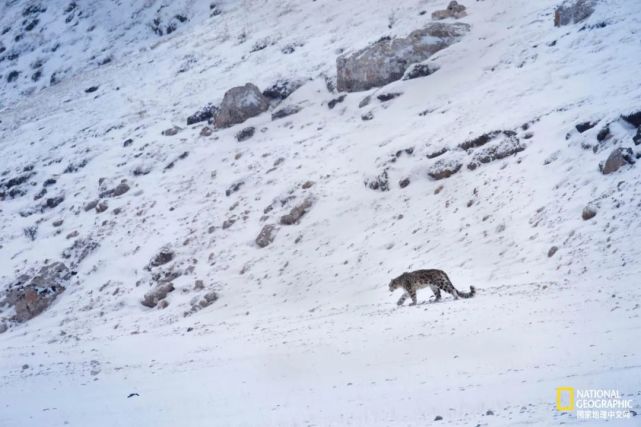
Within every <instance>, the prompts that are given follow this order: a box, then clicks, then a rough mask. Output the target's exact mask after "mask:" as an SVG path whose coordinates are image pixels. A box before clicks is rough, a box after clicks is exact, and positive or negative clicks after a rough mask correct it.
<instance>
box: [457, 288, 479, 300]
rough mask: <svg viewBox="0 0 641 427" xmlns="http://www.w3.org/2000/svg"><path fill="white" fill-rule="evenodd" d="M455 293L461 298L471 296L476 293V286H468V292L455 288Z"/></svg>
mask: <svg viewBox="0 0 641 427" xmlns="http://www.w3.org/2000/svg"><path fill="white" fill-rule="evenodd" d="M456 293H457V295H458V296H459V297H461V298H472V297H473V296H474V295H475V294H476V288H475V287H474V286H470V291H469V292H461V291H458V290H457V291H456Z"/></svg>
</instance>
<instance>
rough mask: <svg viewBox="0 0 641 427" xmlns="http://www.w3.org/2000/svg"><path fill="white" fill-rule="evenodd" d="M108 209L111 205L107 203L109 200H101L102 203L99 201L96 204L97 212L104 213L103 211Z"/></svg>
mask: <svg viewBox="0 0 641 427" xmlns="http://www.w3.org/2000/svg"><path fill="white" fill-rule="evenodd" d="M107 209H109V205H108V204H107V202H106V201H105V200H103V201H101V202H100V203H98V205H97V206H96V212H97V213H103V212H104V211H106V210H107Z"/></svg>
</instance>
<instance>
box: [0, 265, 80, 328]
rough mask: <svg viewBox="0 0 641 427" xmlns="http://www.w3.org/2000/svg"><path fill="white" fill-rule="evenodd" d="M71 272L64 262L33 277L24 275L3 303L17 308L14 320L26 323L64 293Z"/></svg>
mask: <svg viewBox="0 0 641 427" xmlns="http://www.w3.org/2000/svg"><path fill="white" fill-rule="evenodd" d="M71 275H72V273H71V271H69V269H68V268H67V266H66V265H65V264H64V263H62V262H55V263H53V264H49V265H45V266H44V267H42V268H41V269H40V270H39V271H38V273H36V274H35V275H33V276H30V275H28V274H23V275H22V276H20V277H19V278H18V280H17V282H16V283H15V284H14V285H13V286H12V287H11V288H10V289H9V290H8V292H7V296H6V298H5V299H4V301H3V302H2V303H3V304H8V305H9V306H13V307H14V308H15V316H14V317H13V320H15V321H16V322H26V321H27V320H30V319H32V318H34V317H36V316H37V315H39V314H40V313H42V312H43V311H45V310H46V309H47V308H49V306H50V305H51V304H52V303H53V302H54V301H55V299H56V298H57V297H58V295H60V294H61V293H62V292H64V290H65V287H64V284H65V283H66V282H67V281H68V280H69V279H70V278H71Z"/></svg>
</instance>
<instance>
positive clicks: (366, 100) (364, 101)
mask: <svg viewBox="0 0 641 427" xmlns="http://www.w3.org/2000/svg"><path fill="white" fill-rule="evenodd" d="M371 100H372V95H367V96H366V97H365V98H363V99H362V100H361V102H359V103H358V108H363V107H367V106H368V105H369V103H370V101H371Z"/></svg>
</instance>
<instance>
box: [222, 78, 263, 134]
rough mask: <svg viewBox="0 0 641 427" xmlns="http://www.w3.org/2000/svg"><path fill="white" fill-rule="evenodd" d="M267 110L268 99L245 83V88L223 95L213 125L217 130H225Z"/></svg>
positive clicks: (237, 88) (232, 89)
mask: <svg viewBox="0 0 641 427" xmlns="http://www.w3.org/2000/svg"><path fill="white" fill-rule="evenodd" d="M268 108H269V99H267V98H266V97H265V96H263V94H262V93H260V91H259V90H258V88H257V87H256V86H255V85H253V84H251V83H247V84H246V85H245V86H237V87H234V88H231V89H229V90H228V91H227V92H226V93H225V96H224V97H223V102H222V103H221V104H220V110H219V111H218V114H216V117H215V118H214V124H215V125H216V127H217V128H226V127H229V126H232V125H235V124H238V123H242V122H244V121H245V120H247V119H249V118H251V117H254V116H257V115H259V114H260V113H262V112H264V111H267V109H268Z"/></svg>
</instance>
